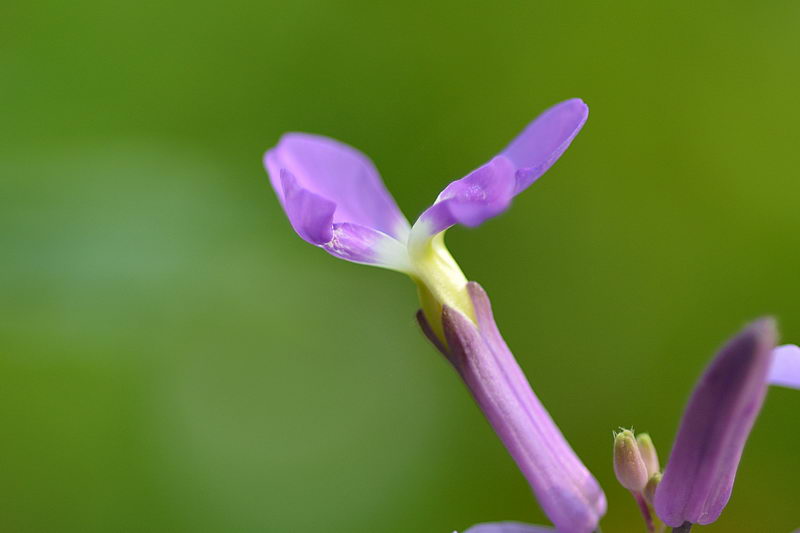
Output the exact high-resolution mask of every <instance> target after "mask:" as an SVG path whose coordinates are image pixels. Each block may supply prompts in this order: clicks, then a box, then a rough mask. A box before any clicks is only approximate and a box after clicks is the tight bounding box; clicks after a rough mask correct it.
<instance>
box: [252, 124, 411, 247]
mask: <svg viewBox="0 0 800 533" xmlns="http://www.w3.org/2000/svg"><path fill="white" fill-rule="evenodd" d="M264 163H265V166H266V167H267V171H268V173H269V177H270V181H271V182H272V186H273V188H274V189H275V191H276V193H277V194H278V199H279V200H280V201H281V203H282V204H283V205H284V206H285V205H286V204H285V197H284V196H283V192H282V186H281V177H280V176H281V171H282V170H287V171H288V172H290V173H291V174H292V175H294V177H295V178H296V180H297V183H298V186H299V187H301V188H302V189H304V190H306V191H308V192H310V193H313V194H315V195H318V196H320V197H322V198H324V199H326V200H328V201H330V202H333V203H334V204H336V211H335V213H334V215H333V223H348V222H349V223H352V224H358V225H361V226H365V227H368V228H373V229H376V230H378V231H380V232H382V233H385V234H387V235H389V236H391V237H394V238H396V239H399V240H401V241H405V240H406V238H407V236H408V229H409V225H408V221H407V220H406V218H405V217H404V216H403V214H402V212H401V211H400V209H399V208H398V207H397V204H396V203H395V201H394V199H393V198H392V195H391V194H389V191H387V190H386V187H385V186H384V184H383V181H382V180H381V177H380V175H379V174H378V171H377V169H376V168H375V165H373V164H372V161H370V160H369V159H368V158H367V157H366V156H365V155H364V154H362V153H361V152H359V151H358V150H356V149H355V148H352V147H350V146H347V145H346V144H343V143H340V142H338V141H335V140H333V139H330V138H328V137H322V136H319V135H310V134H307V133H287V134H285V135H284V136H283V137H281V140H280V142H279V143H278V145H277V146H275V147H274V148H272V149H271V150H269V151H268V152H267V153H266V155H265V157H264Z"/></svg>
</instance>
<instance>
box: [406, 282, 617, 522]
mask: <svg viewBox="0 0 800 533" xmlns="http://www.w3.org/2000/svg"><path fill="white" fill-rule="evenodd" d="M467 290H468V292H469V294H470V297H471V298H472V303H473V308H474V310H475V314H476V317H477V324H475V323H473V322H472V321H471V320H470V319H469V318H468V317H467V316H466V315H464V314H463V313H461V312H460V311H458V310H455V309H453V308H451V307H449V306H447V305H445V307H444V310H443V312H442V322H443V325H444V333H445V338H446V340H447V347H445V346H444V345H443V344H442V343H440V342H438V337H436V336H435V334H434V333H433V331H432V329H431V328H430V325H429V324H428V322H427V320H426V318H425V316H424V314H423V313H422V312H420V313H418V314H417V317H418V319H419V321H420V325H421V326H422V329H423V331H424V332H425V333H426V335H427V336H428V338H429V339H430V340H431V341H432V342H433V343H434V344H435V345H436V346H437V347H438V348H439V350H441V351H442V353H443V354H444V355H445V356H446V357H447V358H448V360H449V361H450V362H451V363H452V365H453V366H454V367H455V369H456V370H457V371H458V373H459V374H460V375H461V378H462V379H463V380H464V383H465V384H466V385H467V387H468V388H469V390H470V392H472V395H473V396H474V398H475V400H476V402H477V403H478V405H479V406H480V408H481V410H482V411H483V412H484V414H485V415H486V418H487V419H488V420H489V423H490V424H491V425H492V427H493V428H494V430H495V432H496V433H497V435H498V436H499V437H500V439H501V440H502V441H503V443H504V444H505V446H506V448H507V449H508V451H509V453H510V454H511V456H512V457H513V458H514V460H515V461H516V463H517V465H518V466H519V469H520V470H521V471H522V473H523V475H524V476H525V478H526V479H527V480H528V483H529V484H530V485H531V487H532V488H533V492H534V494H535V495H536V498H537V500H538V501H539V504H540V505H541V506H542V509H543V510H544V512H545V514H546V515H547V516H548V518H550V520H551V521H552V522H553V524H555V526H556V528H557V529H558V531H560V532H562V533H589V532H592V531H594V530H595V528H596V527H597V524H598V522H599V520H600V517H601V516H603V514H604V513H605V511H606V499H605V495H604V494H603V491H602V490H601V489H600V486H599V485H598V483H597V481H596V480H595V479H594V477H592V474H591V473H589V471H588V470H587V469H586V467H585V466H584V465H583V464H582V463H581V461H580V459H578V457H577V455H575V452H574V451H572V448H570V446H569V444H568V443H567V441H566V440H565V439H564V436H563V435H562V434H561V431H559V429H558V427H557V426H556V425H555V423H554V422H553V419H552V418H551V417H550V415H549V414H548V413H547V411H546V410H545V408H544V407H543V406H542V404H541V402H540V401H539V399H538V398H537V397H536V395H535V394H534V393H533V391H532V390H531V387H530V385H529V384H528V381H527V379H526V378H525V375H524V374H523V372H522V370H521V369H520V367H519V365H518V364H517V362H516V360H515V359H514V356H513V355H512V354H511V352H510V351H509V349H508V346H506V343H505V341H504V340H503V338H502V337H501V336H500V332H499V331H498V329H497V326H496V325H495V322H494V318H493V316H492V309H491V304H490V303H489V298H488V297H487V295H486V293H485V292H484V291H483V289H482V288H481V287H480V286H479V285H478V284H477V283H474V282H470V283H469V284H468V288H467ZM481 527H486V526H481ZM498 527H499V526H498ZM504 527H505V526H504ZM508 527H509V528H512V529H508V531H509V532H511V531H519V532H520V533H522V532H523V531H528V529H519V527H522V526H508ZM515 527H516V528H517V529H513V528H515ZM527 527H529V528H530V527H532V526H527ZM529 530H530V531H538V530H535V529H529ZM470 531H472V530H470ZM476 531H483V530H482V529H477V530H476ZM487 531H488V530H487ZM496 531H505V530H503V529H496Z"/></svg>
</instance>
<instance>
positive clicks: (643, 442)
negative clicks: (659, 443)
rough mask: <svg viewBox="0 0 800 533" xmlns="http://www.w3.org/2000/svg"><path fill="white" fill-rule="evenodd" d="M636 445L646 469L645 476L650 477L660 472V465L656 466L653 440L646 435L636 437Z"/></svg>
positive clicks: (656, 456)
mask: <svg viewBox="0 0 800 533" xmlns="http://www.w3.org/2000/svg"><path fill="white" fill-rule="evenodd" d="M636 443H637V444H638V445H639V453H640V454H642V460H643V461H644V465H645V466H646V467H647V475H648V476H649V477H652V476H653V474H655V473H656V472H661V465H659V464H658V453H657V452H656V447H655V446H654V445H653V440H652V439H651V438H650V435H648V434H647V433H639V434H638V435H636Z"/></svg>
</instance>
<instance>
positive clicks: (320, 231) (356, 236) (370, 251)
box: [278, 169, 410, 272]
mask: <svg viewBox="0 0 800 533" xmlns="http://www.w3.org/2000/svg"><path fill="white" fill-rule="evenodd" d="M278 190H279V191H280V193H281V195H282V198H283V207H284V210H285V211H286V216H287V217H288V218H289V222H291V224H292V227H293V228H294V230H295V231H296V232H297V234H298V235H300V237H302V238H303V239H304V240H305V241H307V242H310V243H311V244H314V245H316V246H319V247H321V248H323V249H324V250H325V251H327V252H328V253H330V254H331V255H334V256H336V257H338V258H340V259H345V260H347V261H352V262H354V263H364V264H370V265H375V266H382V267H386V268H391V269H393V270H399V271H401V272H409V271H410V266H409V264H408V263H409V260H408V254H407V253H406V247H405V244H403V243H401V242H400V241H398V240H397V239H395V238H394V237H390V236H388V235H386V234H385V233H382V232H380V231H378V230H376V229H373V228H368V227H366V226H361V225H358V224H351V223H348V222H344V223H337V224H334V223H333V219H334V215H335V213H334V212H335V210H336V204H334V203H333V202H331V201H330V200H327V199H325V198H323V197H321V196H319V195H318V194H314V193H313V192H310V191H308V190H306V189H304V188H302V187H301V186H300V185H299V184H298V182H297V179H296V178H295V177H294V175H292V173H291V172H289V171H287V170H286V169H281V188H280V189H278Z"/></svg>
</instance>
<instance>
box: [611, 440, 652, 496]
mask: <svg viewBox="0 0 800 533" xmlns="http://www.w3.org/2000/svg"><path fill="white" fill-rule="evenodd" d="M614 473H615V474H616V476H617V480H618V481H619V482H620V484H621V485H622V486H623V487H625V488H626V489H628V490H630V491H632V492H637V493H638V492H641V491H642V489H644V487H645V485H647V480H648V478H649V476H648V475H647V466H646V465H645V464H644V460H643V459H642V454H641V453H640V452H639V445H638V444H637V443H636V437H635V436H634V435H633V432H632V431H630V430H628V429H623V430H622V431H620V432H619V433H615V434H614Z"/></svg>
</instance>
